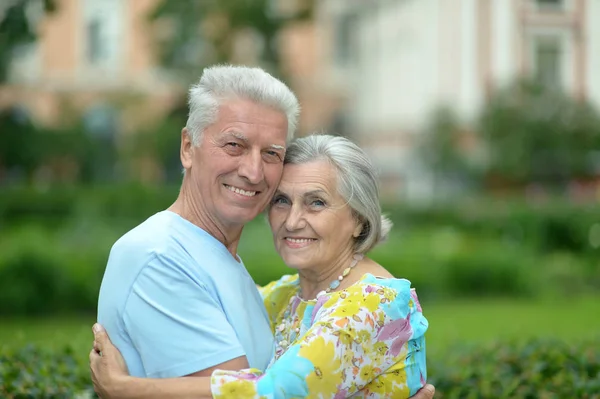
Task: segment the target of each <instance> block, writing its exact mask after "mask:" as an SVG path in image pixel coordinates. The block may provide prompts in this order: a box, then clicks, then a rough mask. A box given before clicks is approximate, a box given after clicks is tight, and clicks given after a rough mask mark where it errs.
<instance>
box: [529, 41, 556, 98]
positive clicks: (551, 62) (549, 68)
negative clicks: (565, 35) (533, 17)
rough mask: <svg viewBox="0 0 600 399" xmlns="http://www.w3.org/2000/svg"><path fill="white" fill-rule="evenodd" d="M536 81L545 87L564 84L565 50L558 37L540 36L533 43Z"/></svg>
mask: <svg viewBox="0 0 600 399" xmlns="http://www.w3.org/2000/svg"><path fill="white" fill-rule="evenodd" d="M533 46H534V48H533V61H534V64H533V67H534V77H535V79H536V80H537V81H538V82H539V83H540V84H541V85H543V86H545V87H560V86H561V84H562V63H563V48H562V42H561V40H560V37H558V36H550V35H547V36H538V37H536V38H535V39H534V42H533Z"/></svg>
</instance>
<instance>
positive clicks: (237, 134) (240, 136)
mask: <svg viewBox="0 0 600 399" xmlns="http://www.w3.org/2000/svg"><path fill="white" fill-rule="evenodd" d="M226 134H227V135H229V136H233V137H235V138H236V139H238V140H242V141H245V142H247V141H248V137H246V136H245V135H244V134H243V133H241V132H238V131H235V130H232V131H230V132H227V133H226Z"/></svg>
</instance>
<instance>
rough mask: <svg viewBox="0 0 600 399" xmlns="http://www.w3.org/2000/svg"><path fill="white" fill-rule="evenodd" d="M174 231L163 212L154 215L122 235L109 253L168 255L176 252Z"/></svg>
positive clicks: (169, 220) (169, 219)
mask: <svg viewBox="0 0 600 399" xmlns="http://www.w3.org/2000/svg"><path fill="white" fill-rule="evenodd" d="M176 241H177V239H176V236H175V229H174V228H173V225H172V220H171V218H169V217H168V215H167V214H165V213H164V212H159V213H156V214H154V215H152V216H150V217H149V218H148V219H146V220H144V221H143V222H142V223H140V224H138V225H137V226H135V227H134V228H132V229H131V230H129V231H128V232H126V233H125V234H123V235H122V236H121V237H120V238H119V239H118V240H117V241H115V243H114V244H113V246H112V248H111V252H117V253H118V252H126V253H128V254H135V253H136V252H142V253H144V254H149V253H152V254H161V255H162V254H169V253H170V252H171V250H172V249H171V248H169V247H174V248H173V250H175V251H176V250H177V245H173V244H174V243H175V242H176Z"/></svg>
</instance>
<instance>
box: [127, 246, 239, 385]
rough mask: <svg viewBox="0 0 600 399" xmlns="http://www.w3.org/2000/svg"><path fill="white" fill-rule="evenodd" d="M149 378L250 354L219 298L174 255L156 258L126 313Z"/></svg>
mask: <svg viewBox="0 0 600 399" xmlns="http://www.w3.org/2000/svg"><path fill="white" fill-rule="evenodd" d="M123 321H124V324H125V328H126V329H127V332H128V333H129V336H130V337H131V340H132V342H133V345H134V346H135V348H136V350H137V352H138V353H139V355H140V357H141V361H142V364H143V366H144V370H145V373H146V376H147V377H153V378H169V377H181V376H185V375H188V374H191V373H195V372H197V371H201V370H204V369H207V368H210V367H213V366H215V365H218V364H220V363H223V362H226V361H228V360H231V359H234V358H236V357H240V356H244V355H245V352H244V350H243V348H242V346H241V344H240V343H239V341H238V338H237V336H236V334H235V331H234V329H233V327H232V326H231V325H230V324H229V321H228V320H227V317H226V315H225V313H224V312H223V309H222V307H221V306H220V304H219V302H218V300H217V299H216V298H215V297H214V295H213V294H211V293H210V292H209V291H208V290H207V289H206V287H205V286H204V285H203V284H202V283H200V282H198V281H197V280H195V279H193V278H191V277H190V275H189V274H188V273H187V271H186V270H185V268H182V267H181V265H180V264H178V263H177V262H176V261H174V260H173V259H171V258H168V257H164V256H155V257H154V258H153V259H151V260H150V261H149V263H148V264H147V265H146V266H145V267H144V269H143V270H142V272H141V273H140V274H139V275H138V277H137V278H136V281H135V283H134V284H133V287H132V291H131V293H130V295H129V298H128V300H127V302H126V304H125V309H124V312H123Z"/></svg>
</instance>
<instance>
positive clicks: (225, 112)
mask: <svg viewBox="0 0 600 399" xmlns="http://www.w3.org/2000/svg"><path fill="white" fill-rule="evenodd" d="M287 128H288V123H287V118H286V116H285V114H284V113H282V112H280V111H277V110H275V109H273V108H270V107H267V106H264V105H259V104H255V103H253V102H251V101H249V100H241V99H235V100H229V101H225V102H224V103H223V105H221V107H220V108H219V114H218V118H217V121H216V122H215V123H213V124H212V125H210V126H208V127H207V128H206V129H205V130H204V134H203V137H202V140H201V142H200V145H199V146H198V147H194V146H192V145H191V143H189V140H188V142H187V143H186V142H185V140H184V143H183V144H182V162H183V164H184V165H183V166H184V168H185V169H186V174H189V177H190V178H191V182H192V185H191V189H192V190H194V194H193V198H194V201H195V202H196V203H197V205H198V206H199V209H200V211H201V212H206V215H207V216H208V217H209V218H211V219H212V220H213V222H214V223H216V224H217V225H220V226H222V227H233V226H237V225H243V224H245V223H247V222H249V221H250V220H252V219H254V218H255V217H256V216H257V215H258V214H259V213H260V212H261V211H262V210H263V209H264V208H265V206H266V205H267V204H268V203H269V201H270V200H271V197H272V196H273V193H274V191H275V189H276V188H277V185H278V184H279V180H280V179H281V174H282V171H283V158H284V156H285V145H286V137H287Z"/></svg>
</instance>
